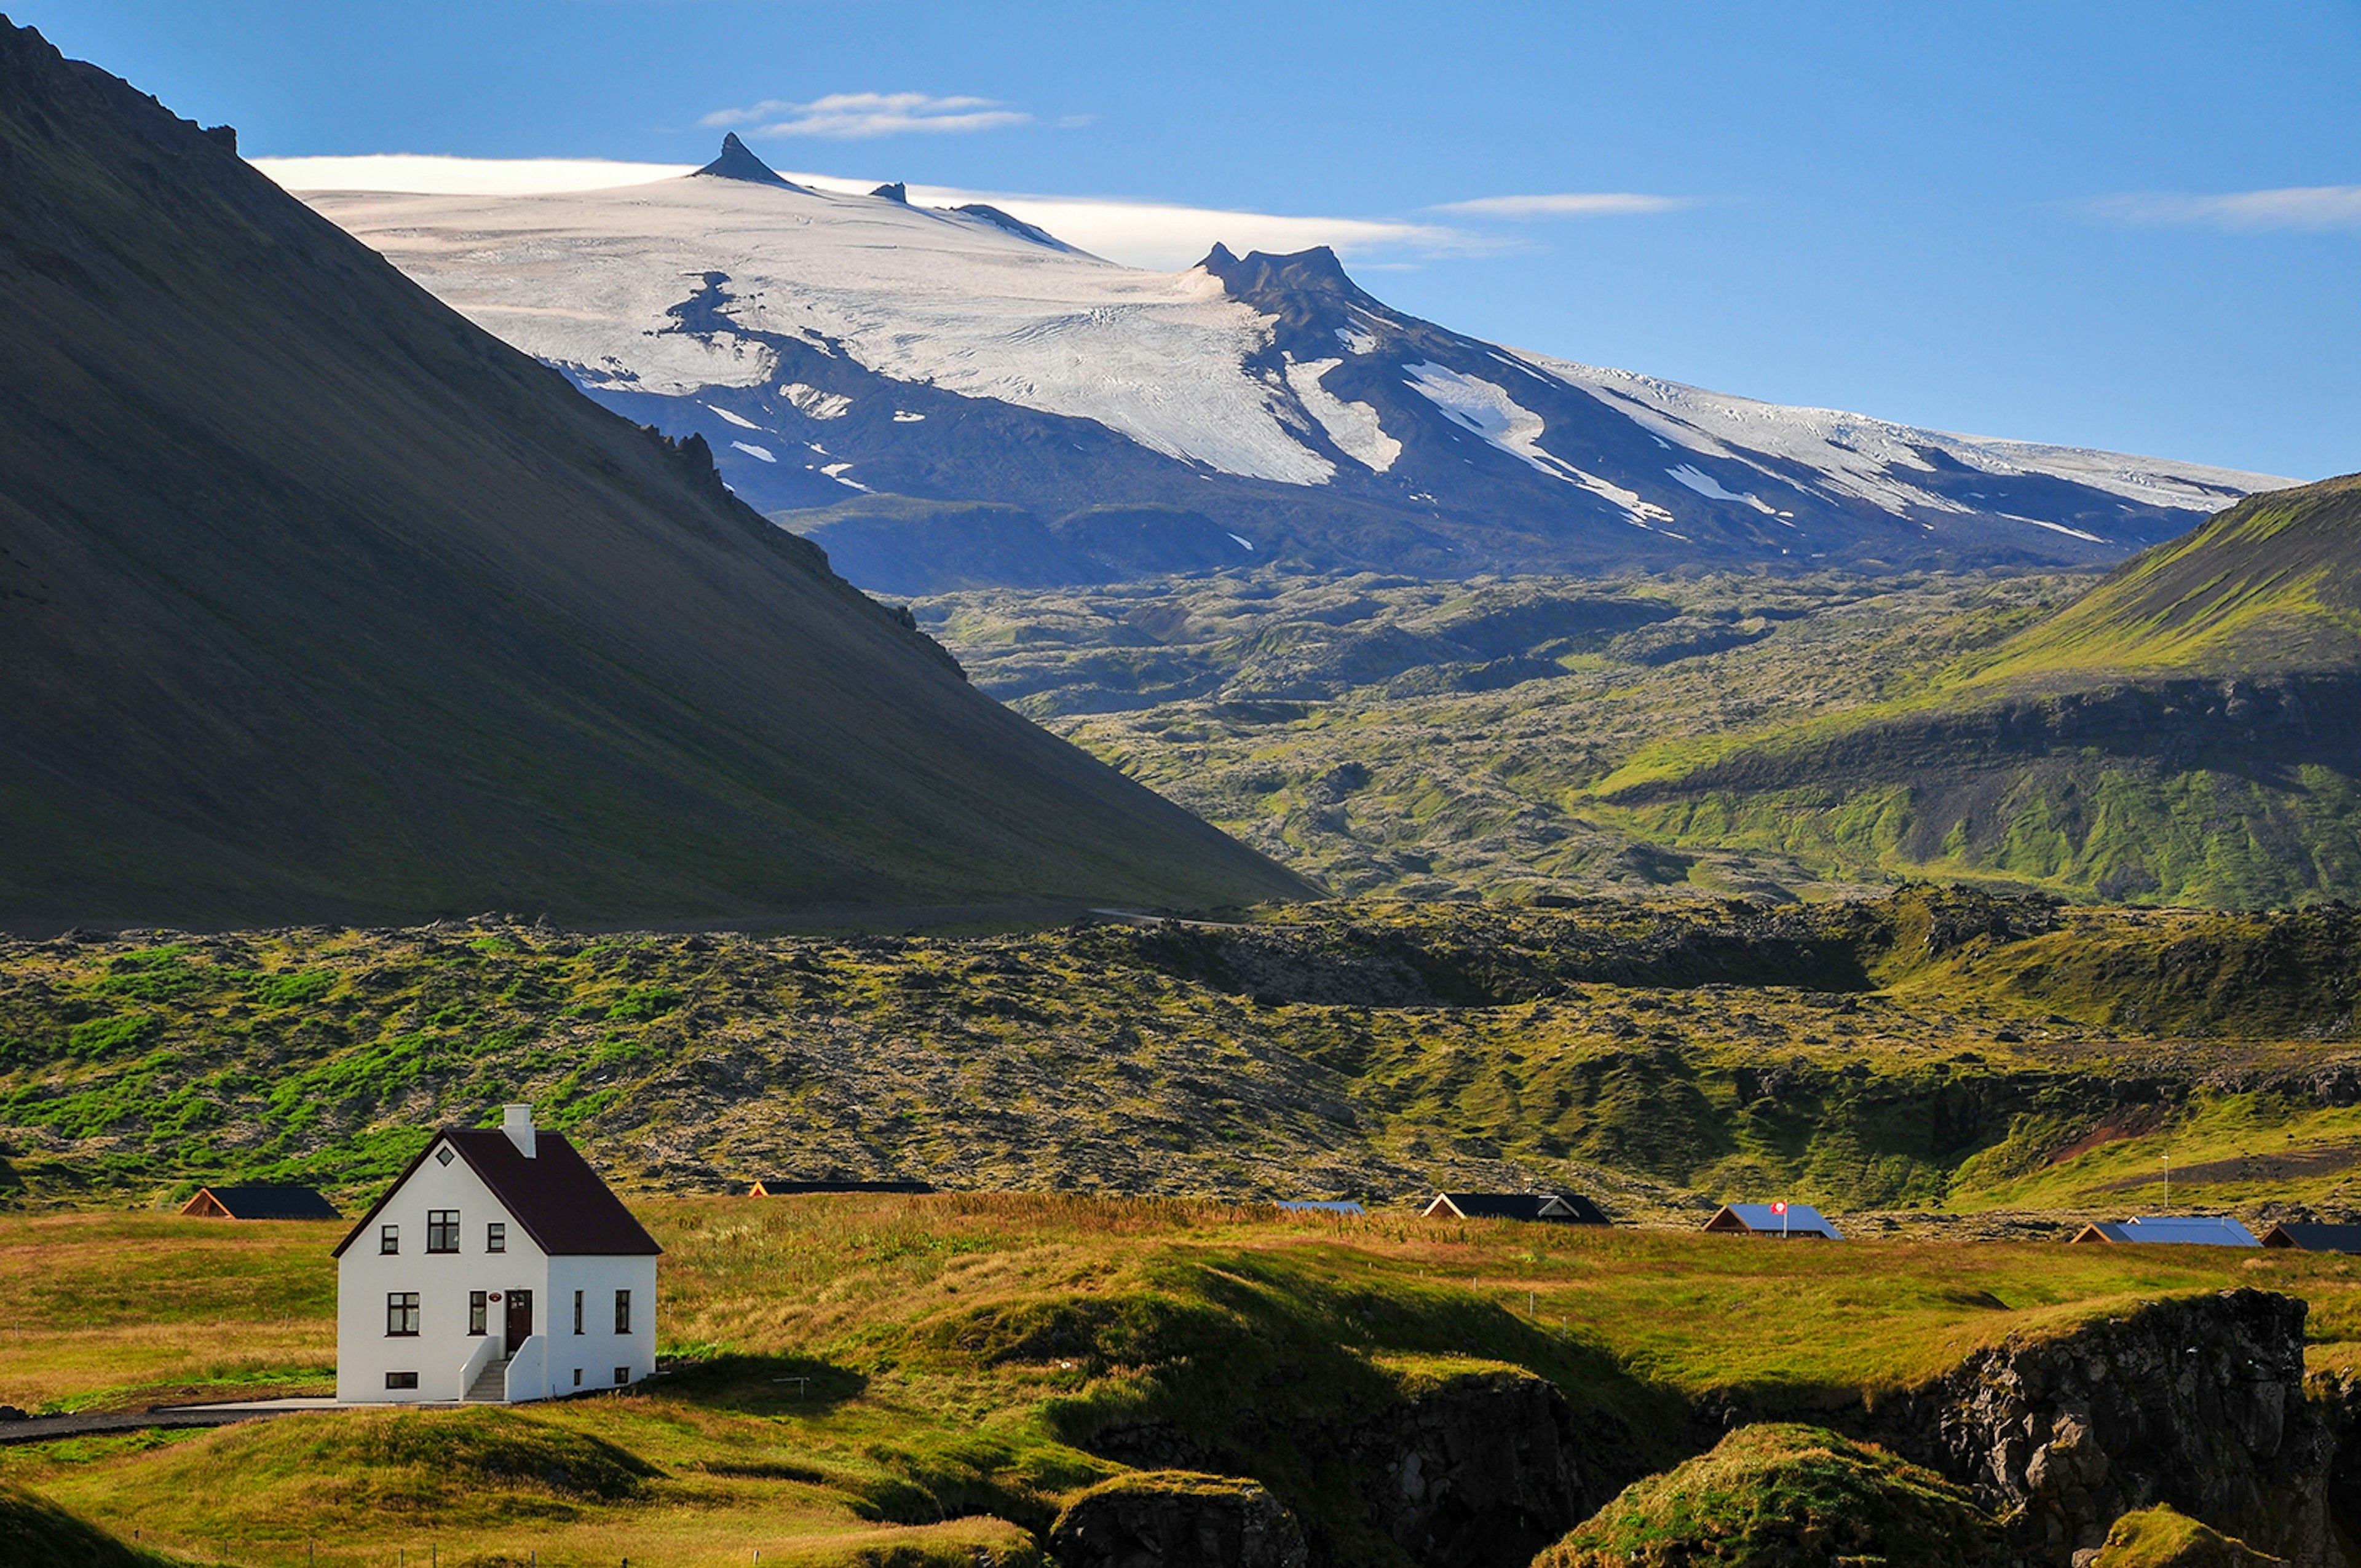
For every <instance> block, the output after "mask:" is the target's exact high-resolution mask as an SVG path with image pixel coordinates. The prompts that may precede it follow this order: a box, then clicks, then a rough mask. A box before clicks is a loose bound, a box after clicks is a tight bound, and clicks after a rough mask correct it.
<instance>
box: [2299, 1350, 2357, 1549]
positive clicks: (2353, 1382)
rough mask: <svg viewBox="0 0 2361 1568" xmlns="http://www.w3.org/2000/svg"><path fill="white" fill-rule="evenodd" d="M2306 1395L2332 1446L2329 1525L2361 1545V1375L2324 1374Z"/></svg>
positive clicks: (2316, 1379)
mask: <svg viewBox="0 0 2361 1568" xmlns="http://www.w3.org/2000/svg"><path fill="white" fill-rule="evenodd" d="M2306 1392H2307V1393H2308V1394H2309V1395H2310V1397H2311V1403H2312V1409H2315V1410H2317V1411H2318V1412H2319V1413H2320V1419H2321V1420H2323V1422H2325V1423H2326V1425H2327V1427H2328V1435H2329V1440H2330V1441H2331V1442H2334V1444H2335V1453H2334V1458H2333V1459H2331V1461H2330V1462H2329V1467H2328V1518H2329V1522H2330V1523H2332V1524H2334V1526H2335V1527H2336V1528H2337V1529H2338V1530H2342V1531H2344V1532H2345V1539H2346V1540H2347V1541H2361V1372H2351V1371H2345V1372H2324V1373H2322V1374H2321V1375H2320V1376H2316V1377H2314V1378H2312V1382H2311V1384H2310V1386H2309V1387H2308V1388H2307V1389H2306Z"/></svg>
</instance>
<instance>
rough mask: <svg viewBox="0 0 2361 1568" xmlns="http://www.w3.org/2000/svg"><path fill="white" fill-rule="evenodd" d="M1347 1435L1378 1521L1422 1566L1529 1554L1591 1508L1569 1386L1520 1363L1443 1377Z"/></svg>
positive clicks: (1372, 1517) (1483, 1563) (1511, 1559)
mask: <svg viewBox="0 0 2361 1568" xmlns="http://www.w3.org/2000/svg"><path fill="white" fill-rule="evenodd" d="M1345 1451H1346V1453H1347V1454H1348V1456H1349V1458H1350V1461H1351V1464H1352V1467H1353V1470H1354V1471H1355V1473H1356V1475H1359V1477H1360V1479H1361V1495H1362V1497H1363V1499H1364V1500H1365V1501H1366V1503H1367V1509H1368V1519H1369V1522H1370V1524H1371V1525H1373V1526H1375V1527H1376V1528H1377V1529H1378V1530H1382V1531H1384V1532H1385V1533H1386V1534H1388V1535H1389V1536H1391V1537H1392V1538H1393V1540H1394V1541H1395V1543H1396V1544H1397V1545H1399V1546H1400V1548H1401V1549H1402V1550H1403V1551H1404V1552H1408V1553H1409V1554H1410V1558H1411V1561H1412V1562H1414V1563H1419V1564H1420V1565H1421V1568H1489V1565H1490V1564H1494V1563H1500V1564H1516V1563H1527V1562H1530V1561H1531V1560H1532V1556H1533V1554H1534V1553H1535V1552H1539V1551H1541V1550H1542V1548H1543V1547H1545V1546H1547V1545H1548V1544H1549V1543H1550V1542H1552V1541H1555V1540H1557V1539H1558V1537H1560V1536H1561V1535H1564V1534H1565V1532H1566V1531H1567V1530H1571V1529H1572V1528H1573V1527H1574V1525H1575V1524H1576V1521H1577V1520H1579V1519H1581V1518H1582V1517H1583V1515H1584V1514H1585V1513H1587V1512H1588V1511H1589V1510H1588V1509H1587V1508H1585V1507H1584V1506H1583V1501H1584V1499H1583V1477H1582V1472H1581V1470H1580V1468H1579V1467H1578V1465H1577V1463H1576V1441H1575V1433H1574V1418H1573V1414H1572V1412H1571V1411H1570V1410H1569V1409H1568V1408H1567V1406H1566V1402H1565V1395H1564V1394H1561V1393H1560V1392H1558V1388H1557V1386H1556V1385H1555V1384H1554V1383H1551V1382H1549V1381H1548V1380H1546V1379H1544V1378H1541V1377H1536V1376H1532V1374H1531V1373H1527V1372H1521V1371H1518V1370H1515V1369H1514V1368H1507V1367H1501V1368H1492V1367H1487V1368H1484V1369H1482V1370H1480V1371H1468V1372H1462V1373H1456V1374H1453V1375H1450V1376H1444V1377H1440V1378H1436V1379H1434V1380H1433V1381H1432V1382H1431V1383H1429V1384H1427V1385H1425V1386H1423V1387H1417V1388H1415V1389H1413V1390H1412V1392H1411V1398H1409V1399H1408V1400H1407V1401H1405V1402H1404V1403H1402V1404H1400V1405H1398V1406H1396V1407H1394V1408H1393V1409H1389V1410H1387V1411H1386V1412H1384V1413H1383V1414H1382V1415H1379V1416H1378V1417H1377V1418H1376V1419H1374V1420H1369V1421H1367V1422H1366V1423H1364V1424H1363V1425H1362V1426H1360V1427H1359V1428H1358V1429H1357V1430H1356V1431H1354V1432H1353V1433H1352V1435H1351V1436H1350V1437H1349V1438H1348V1439H1347V1440H1346V1442H1345Z"/></svg>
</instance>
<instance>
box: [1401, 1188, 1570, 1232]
mask: <svg viewBox="0 0 2361 1568" xmlns="http://www.w3.org/2000/svg"><path fill="white" fill-rule="evenodd" d="M1424 1215H1425V1218H1427V1219H1430V1220H1523V1221H1526V1222H1528V1223H1541V1224H1550V1225H1611V1224H1613V1223H1615V1222H1614V1221H1612V1220H1610V1219H1609V1218H1608V1217H1607V1213H1606V1211H1605V1210H1603V1209H1601V1208H1599V1206H1598V1204H1596V1203H1594V1202H1592V1201H1590V1200H1589V1199H1587V1198H1584V1197H1581V1196H1578V1195H1577V1194H1575V1193H1572V1192H1438V1193H1436V1194H1435V1195H1434V1201H1433V1202H1432V1203H1429V1204H1428V1205H1427V1206H1426V1209H1425V1211H1424Z"/></svg>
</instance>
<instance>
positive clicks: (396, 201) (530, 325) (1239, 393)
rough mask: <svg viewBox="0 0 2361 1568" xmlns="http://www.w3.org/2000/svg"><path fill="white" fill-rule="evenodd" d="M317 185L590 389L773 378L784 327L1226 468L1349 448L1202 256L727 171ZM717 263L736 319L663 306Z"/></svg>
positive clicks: (894, 373) (1302, 480) (1315, 476)
mask: <svg viewBox="0 0 2361 1568" xmlns="http://www.w3.org/2000/svg"><path fill="white" fill-rule="evenodd" d="M308 199H309V200H310V202H311V203H312V205H313V207H314V208H316V209H317V210H318V211H320V212H321V213H322V214H324V215H326V216H327V217H328V218H330V219H331V220H332V221H334V222H335V223H337V224H338V225H342V226H343V227H345V228H346V229H347V230H348V231H350V232H352V233H354V234H356V235H358V236H361V237H362V238H363V239H365V240H366V241H367V242H368V243H369V244H371V245H373V246H375V247H377V248H378V249H379V251H381V252H382V253H383V254H384V255H385V256H386V258H388V259H389V260H390V261H392V262H393V263H394V264H395V265H396V266H398V267H400V268H401V269H402V270H403V271H404V272H406V273H408V274H409V275H410V276H411V277H412V278H414V279H416V280H418V281H420V282H421V283H423V284H424V285H425V286H426V287H427V288H428V289H429V290H430V291H433V292H434V293H435V294H436V295H437V296H438V297H440V298H441V299H443V300H444V301H445V302H447V303H450V304H452V305H454V306H456V308H457V309H458V310H459V311H460V312H461V313H464V314H466V315H467V316H468V317H469V318H471V319H472V320H474V321H475V322H476V323H478V324H479V325H481V326H484V327H486V328H489V330H490V331H492V332H493V333H495V334H498V335H499V336H500V337H502V338H505V339H506V340H508V341H509V342H510V343H511V344H514V345H517V346H518V347H521V348H522V349H524V350H525V351H526V352H527V353H530V354H532V355H534V356H537V357H539V358H542V359H545V360H548V361H550V362H552V363H554V364H557V365H563V366H567V367H573V368H574V369H576V370H577V373H578V374H579V375H580V377H581V378H582V380H583V382H584V384H585V385H586V386H588V387H591V388H593V389H612V390H618V391H637V392H651V393H656V394H660V395H669V396H690V395H695V394H696V393H697V392H699V391H702V390H704V389H710V388H748V387H755V386H760V385H762V384H763V383H764V382H766V381H768V380H770V379H772V378H773V372H774V370H775V369H776V367H777V364H778V357H779V356H778V354H777V353H776V352H775V351H774V349H772V348H771V347H769V346H768V345H766V344H765V342H764V341H763V339H764V338H765V337H778V336H789V337H795V338H799V339H801V340H802V341H804V342H806V343H807V344H809V345H811V346H812V347H814V348H815V349H818V350H821V351H823V352H824V351H826V349H827V348H828V346H829V345H834V346H835V347H836V348H837V349H839V350H840V351H841V352H843V353H844V354H845V355H847V356H850V357H851V359H853V360H854V361H855V362H857V363H859V364H861V365H862V366H864V367H867V368H869V369H871V370H873V371H876V372H878V373H880V374H883V375H885V376H890V377H893V378H896V379H900V380H905V381H915V382H921V383H926V384H929V385H932V386H934V387H937V388H939V389H942V390H945V391H950V392H957V393H961V394H963V395H965V396H968V397H978V398H998V399H1001V400H1005V401H1007V402H1011V403H1015V404H1016V405H1018V406H1020V407H1023V408H1028V409H1034V410H1038V411H1041V412H1044V413H1053V414H1064V415H1069V416H1071V417H1075V418H1080V419H1089V420H1095V421H1097V422H1099V423H1101V424H1104V425H1106V426H1108V427H1109V428H1110V429H1113V430H1115V431H1118V432H1120V433H1123V434H1125V435H1126V436H1129V437H1130V438H1131V439H1132V440H1134V441H1136V442H1138V443H1139V444H1141V445H1143V446H1146V447H1148V448H1149V449H1151V450H1153V451H1157V452H1160V453H1163V454H1165V455H1168V456H1172V457H1178V458H1180V459H1182V460H1184V461H1191V462H1196V463H1201V464H1203V465H1204V466H1207V467H1209V468H1212V469H1214V470H1215V471H1217V472H1221V473H1227V474H1235V475H1239V476H1242V477H1252V478H1262V479H1275V480H1279V481H1280V482H1282V483H1287V484H1297V485H1317V484H1323V483H1325V482H1326V481H1327V480H1328V479H1329V478H1330V477H1332V476H1333V475H1334V472H1335V466H1334V464H1332V463H1330V462H1329V461H1328V460H1327V459H1326V458H1325V457H1323V456H1322V455H1319V454H1318V453H1316V452H1314V451H1312V450H1311V449H1310V448H1308V447H1306V446H1305V445H1304V444H1302V443H1301V442H1300V441H1298V440H1296V439H1295V438H1294V437H1293V436H1292V435H1290V433H1288V430H1287V428H1286V426H1285V423H1284V422H1283V420H1282V418H1281V416H1280V410H1281V408H1282V407H1284V406H1285V404H1284V393H1283V392H1280V391H1279V390H1278V389H1273V388H1271V387H1268V386H1267V385H1265V384H1264V383H1262V382H1260V381H1259V380H1257V378H1254V377H1253V376H1251V375H1249V374H1247V373H1246V368H1245V367H1246V361H1247V360H1248V359H1249V358H1250V357H1252V356H1254V355H1256V354H1257V353H1259V352H1261V351H1262V350H1263V349H1264V348H1265V347H1267V346H1268V344H1269V341H1270V327H1271V323H1270V318H1268V317H1267V316H1264V315H1262V314H1260V313H1257V312H1256V311H1254V310H1253V309H1251V308H1249V307H1248V306H1246V305H1244V304H1241V303H1240V302H1237V301H1235V300H1233V299H1231V298H1229V297H1228V295H1227V294H1226V293H1225V292H1224V291H1223V288H1222V285H1221V282H1220V280H1217V279H1214V278H1212V277H1209V276H1207V275H1206V274H1205V273H1204V272H1203V271H1202V270H1201V269H1190V270H1188V271H1185V272H1144V271H1139V270H1137V269H1132V268H1128V267H1121V266H1117V265H1116V264H1115V263H1113V262H1109V261H1103V260H1100V259H1099V258H1096V257H1093V256H1088V255H1085V254H1082V253H1081V252H1078V251H1071V250H1057V249H1052V248H1050V247H1047V246H1044V245H1041V244H1038V243H1037V242H1035V241H1033V240H1031V239H1029V238H1027V237H1024V236H1019V235H1016V234H1012V233H1009V232H1008V231H1007V230H1005V229H1004V228H1001V227H999V226H997V225H994V224H992V223H989V222H984V221H980V220H978V219H976V218H974V217H972V216H970V215H967V214H957V213H948V212H940V211H936V210H932V209H928V208H924V207H912V206H905V205H903V204H901V203H895V202H881V201H877V200H875V199H873V198H871V197H868V196H851V195H844V194H840V193H838V192H829V191H822V190H803V189H788V188H783V187H779V186H770V185H763V184H757V183H753V182H750V181H735V180H708V179H696V178H689V179H679V180H666V181H658V182H656V183H653V184H648V185H640V186H633V187H629V188H625V189H620V190H607V191H594V192H566V193H560V194H552V195H541V196H507V197H494V196H481V195H477V196H467V195H456V196H455V195H421V194H403V193H400V192H349V191H347V192H319V193H313V194H312V195H311V196H310V197H309V198H308ZM716 273H718V274H720V275H722V277H723V278H724V279H725V280H726V281H725V282H724V283H723V284H722V285H721V286H720V310H719V315H720V320H721V323H722V324H721V325H719V327H718V328H716V329H714V330H708V331H698V332H690V331H685V330H682V327H681V323H680V321H679V319H678V318H676V317H675V316H674V315H672V314H671V313H672V312H673V311H674V310H675V308H676V307H678V306H680V305H681V303H682V302H683V301H684V300H685V299H687V298H689V297H690V296H692V295H693V294H694V293H695V292H696V283H695V281H694V280H698V279H701V278H705V277H707V276H708V275H710V274H716ZM553 301H555V302H558V303H553ZM620 345H629V346H628V347H624V346H620ZM618 356H620V362H619V361H618Z"/></svg>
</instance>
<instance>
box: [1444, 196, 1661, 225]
mask: <svg viewBox="0 0 2361 1568" xmlns="http://www.w3.org/2000/svg"><path fill="white" fill-rule="evenodd" d="M1688 205H1690V203H1689V202H1688V201H1687V200H1686V198H1684V197H1680V196H1650V195H1644V194H1642V193H1641V192H1636V191H1561V192H1555V193H1554V194H1550V195H1538V196H1478V197H1477V198H1476V199H1475V200H1473V201H1468V202H1444V203H1440V204H1439V205H1436V206H1432V207H1429V208H1427V209H1426V210H1427V211H1428V212H1430V213H1451V214H1455V215H1457V216H1461V217H1470V218H1613V217H1628V216H1631V215H1632V214H1640V213H1669V212H1672V211H1674V210H1675V209H1676V208H1680V207H1686V206H1688Z"/></svg>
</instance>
